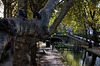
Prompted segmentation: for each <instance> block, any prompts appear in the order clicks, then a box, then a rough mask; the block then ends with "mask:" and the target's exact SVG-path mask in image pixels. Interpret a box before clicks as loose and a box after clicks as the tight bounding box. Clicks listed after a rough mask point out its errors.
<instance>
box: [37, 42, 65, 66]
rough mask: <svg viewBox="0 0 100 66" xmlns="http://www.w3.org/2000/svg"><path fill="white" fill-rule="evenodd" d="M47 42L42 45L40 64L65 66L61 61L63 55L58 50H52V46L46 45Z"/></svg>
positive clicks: (41, 65)
mask: <svg viewBox="0 0 100 66" xmlns="http://www.w3.org/2000/svg"><path fill="white" fill-rule="evenodd" d="M45 46H46V44H45V43H43V44H42V45H40V51H39V55H38V58H39V59H38V61H39V62H38V64H39V65H38V66H64V65H63V64H62V62H61V55H60V54H59V53H58V51H57V50H52V49H51V47H48V48H47V47H45Z"/></svg>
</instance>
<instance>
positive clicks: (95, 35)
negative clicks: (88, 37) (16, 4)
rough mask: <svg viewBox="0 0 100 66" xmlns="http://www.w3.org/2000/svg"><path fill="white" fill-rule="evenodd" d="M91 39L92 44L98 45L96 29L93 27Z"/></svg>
mask: <svg viewBox="0 0 100 66" xmlns="http://www.w3.org/2000/svg"><path fill="white" fill-rule="evenodd" d="M93 41H94V46H99V43H98V37H97V31H96V29H93Z"/></svg>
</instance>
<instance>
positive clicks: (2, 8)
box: [0, 0, 4, 17]
mask: <svg viewBox="0 0 100 66" xmlns="http://www.w3.org/2000/svg"><path fill="white" fill-rule="evenodd" d="M0 3H1V5H0V17H3V10H4V6H3V3H2V2H1V0H0Z"/></svg>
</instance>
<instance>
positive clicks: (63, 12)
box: [50, 0, 74, 34]
mask: <svg viewBox="0 0 100 66" xmlns="http://www.w3.org/2000/svg"><path fill="white" fill-rule="evenodd" d="M73 5H74V4H73V0H65V2H64V5H63V8H62V10H61V12H60V14H59V15H58V17H57V18H56V19H55V20H54V23H53V24H52V25H51V26H50V32H51V33H50V34H53V33H54V32H55V31H56V29H57V26H58V25H59V24H60V23H61V21H62V19H63V18H64V17H65V15H66V13H67V12H68V11H69V9H70V8H71V7H72V6H73Z"/></svg>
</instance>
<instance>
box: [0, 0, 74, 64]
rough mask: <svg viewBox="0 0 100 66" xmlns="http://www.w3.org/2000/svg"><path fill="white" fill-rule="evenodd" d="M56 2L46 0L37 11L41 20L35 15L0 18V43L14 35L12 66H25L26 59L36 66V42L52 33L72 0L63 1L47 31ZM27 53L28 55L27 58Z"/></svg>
mask: <svg viewBox="0 0 100 66" xmlns="http://www.w3.org/2000/svg"><path fill="white" fill-rule="evenodd" d="M19 1H20V3H19V7H20V9H21V10H24V9H25V4H24V0H19ZM21 1H22V2H21ZM58 3H59V0H48V2H47V3H46V5H45V6H44V7H43V8H42V9H41V10H40V11H39V13H40V15H41V17H42V18H41V20H38V19H37V17H35V18H33V19H26V20H23V19H22V18H17V17H16V18H4V19H1V20H0V30H1V32H0V33H1V34H0V39H2V40H0V44H4V43H6V44H7V43H8V42H9V41H10V40H11V39H13V38H14V37H16V42H15V43H17V44H15V45H16V46H15V53H14V60H13V65H14V66H25V64H26V62H27V61H28V59H29V61H30V62H29V63H31V64H32V65H33V66H36V61H35V56H36V42H37V41H39V40H42V39H45V38H47V37H49V35H51V34H53V33H54V32H55V30H56V29H57V26H58V25H59V24H60V23H61V21H62V19H63V18H64V16H65V15H66V13H67V12H68V10H69V9H70V8H71V7H72V6H73V0H65V1H64V5H63V8H62V10H61V12H60V14H59V15H58V17H57V18H56V19H55V20H54V23H53V24H52V25H51V27H50V32H49V20H50V17H51V15H52V13H53V11H54V9H55V7H56V6H57V4H58ZM1 27H2V28H1ZM3 36H5V37H3ZM9 37H10V39H9ZM27 55H28V56H30V57H29V58H28V59H27ZM30 58H31V59H30Z"/></svg>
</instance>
